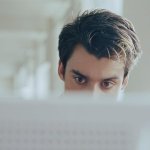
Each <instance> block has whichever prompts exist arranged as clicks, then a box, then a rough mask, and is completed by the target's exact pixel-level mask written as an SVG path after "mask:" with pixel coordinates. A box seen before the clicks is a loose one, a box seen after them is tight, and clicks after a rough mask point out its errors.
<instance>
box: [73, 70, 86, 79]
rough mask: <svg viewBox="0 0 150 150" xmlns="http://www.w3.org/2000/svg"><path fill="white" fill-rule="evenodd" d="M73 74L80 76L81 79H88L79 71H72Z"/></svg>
mask: <svg viewBox="0 0 150 150" xmlns="http://www.w3.org/2000/svg"><path fill="white" fill-rule="evenodd" d="M71 72H72V73H74V74H76V75H78V76H81V77H83V78H88V77H87V76H85V75H83V74H82V73H80V72H79V71H78V70H74V69H73V70H71Z"/></svg>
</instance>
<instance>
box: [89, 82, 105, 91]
mask: <svg viewBox="0 0 150 150" xmlns="http://www.w3.org/2000/svg"><path fill="white" fill-rule="evenodd" d="M90 91H91V92H92V93H93V94H97V93H99V94H100V93H102V91H101V88H100V85H99V82H93V83H92V84H91V86H90Z"/></svg>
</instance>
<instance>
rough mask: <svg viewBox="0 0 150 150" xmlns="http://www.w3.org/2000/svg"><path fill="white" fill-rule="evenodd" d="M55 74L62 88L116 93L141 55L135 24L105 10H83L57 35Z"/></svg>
mask: <svg viewBox="0 0 150 150" xmlns="http://www.w3.org/2000/svg"><path fill="white" fill-rule="evenodd" d="M58 49H59V57H60V61H59V66H58V73H59V76H60V78H61V79H62V80H63V81H64V84H65V91H91V92H97V93H100V94H103V93H104V94H115V95H116V96H118V95H119V94H120V93H122V91H123V90H124V89H125V87H126V86H127V83H128V78H129V74H130V71H131V69H132V68H133V66H134V65H135V64H136V62H137V60H138V58H139V57H140V55H141V50H140V46H139V40H138V37H137V35H136V33H135V30H134V27H133V25H132V24H131V22H129V21H128V20H126V19H125V18H122V17H121V16H119V15H116V14H114V13H112V12H110V11H107V10H94V11H91V12H88V11H86V12H84V13H83V14H82V15H81V16H78V17H77V18H76V19H75V20H74V21H73V22H72V23H69V24H67V25H65V26H64V28H63V29H62V31H61V33H60V35H59V46H58Z"/></svg>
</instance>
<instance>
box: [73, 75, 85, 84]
mask: <svg viewBox="0 0 150 150" xmlns="http://www.w3.org/2000/svg"><path fill="white" fill-rule="evenodd" d="M74 80H75V81H76V82H77V83H78V84H85V83H86V79H85V78H83V77H79V76H77V77H74Z"/></svg>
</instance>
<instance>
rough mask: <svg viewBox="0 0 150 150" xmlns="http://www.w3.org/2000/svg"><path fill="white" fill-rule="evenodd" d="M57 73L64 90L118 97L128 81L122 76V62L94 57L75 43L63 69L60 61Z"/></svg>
mask: <svg viewBox="0 0 150 150" xmlns="http://www.w3.org/2000/svg"><path fill="white" fill-rule="evenodd" d="M58 74H59V76H60V78H61V79H62V80H63V81H64V84H65V91H90V92H92V93H95V92H96V93H100V94H111V95H115V96H116V97H118V95H120V93H121V92H122V91H123V90H124V88H125V87H126V85H127V82H128V76H127V77H125V78H124V62H123V61H121V60H119V59H118V60H112V59H109V58H105V57H103V58H100V59H98V58H96V57H95V56H94V55H91V54H89V53H88V52H87V51H86V50H85V48H84V47H83V46H82V45H79V44H78V45H77V46H76V47H75V49H74V52H73V54H72V55H71V57H70V59H69V60H68V62H67V65H66V68H65V69H64V67H63V64H62V63H61V62H60V63H59V66H58Z"/></svg>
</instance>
